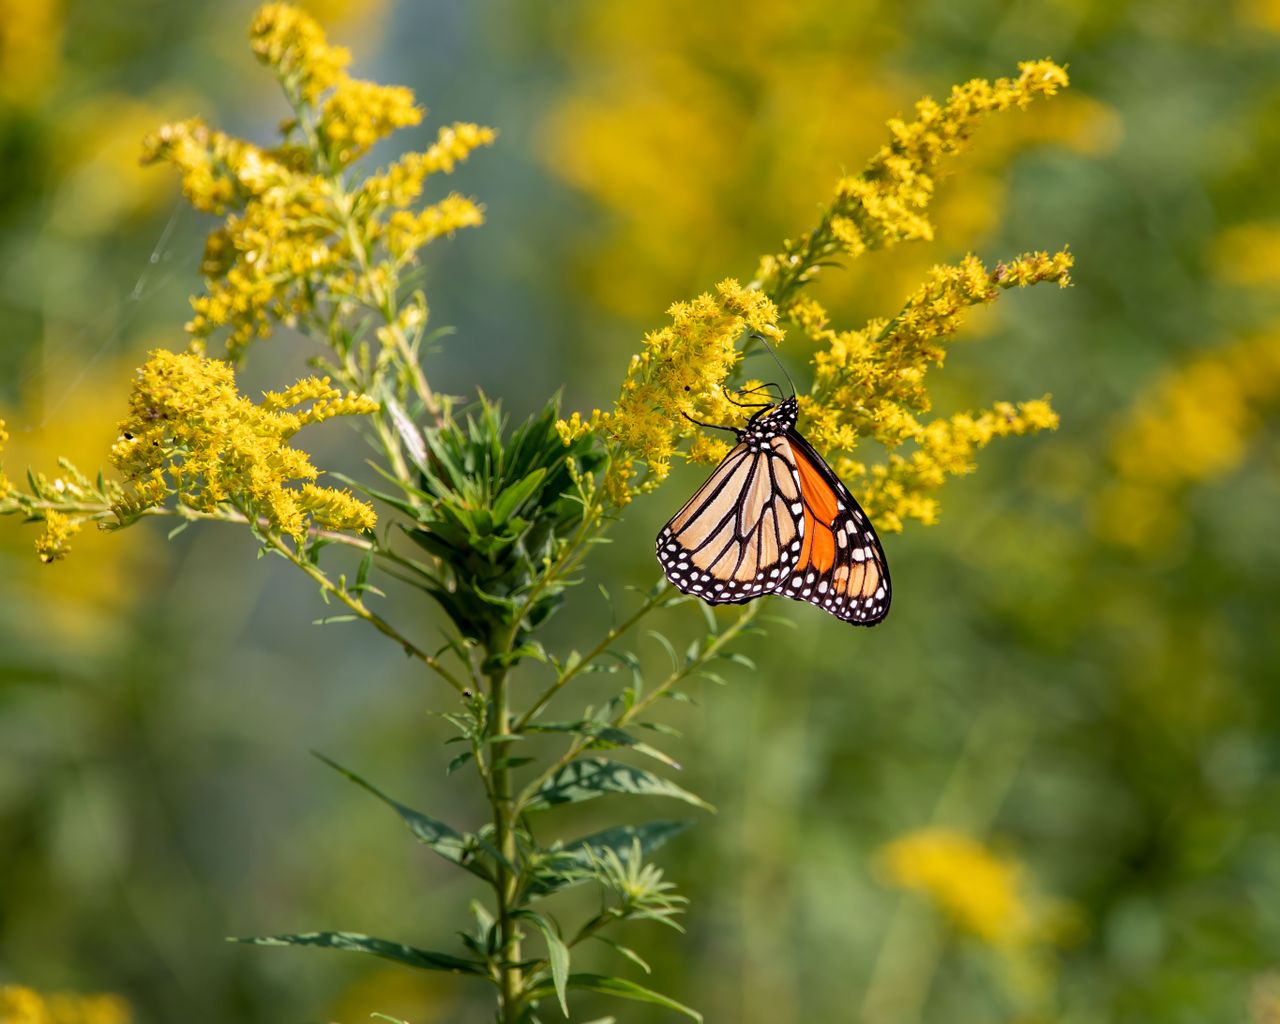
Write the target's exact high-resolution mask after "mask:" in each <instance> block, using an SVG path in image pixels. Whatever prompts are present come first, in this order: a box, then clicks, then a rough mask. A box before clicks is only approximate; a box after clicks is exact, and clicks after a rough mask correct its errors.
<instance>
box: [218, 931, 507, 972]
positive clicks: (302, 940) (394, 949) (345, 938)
mask: <svg viewBox="0 0 1280 1024" xmlns="http://www.w3.org/2000/svg"><path fill="white" fill-rule="evenodd" d="M227 941H228V942H242V943H245V944H246V945H250V946H320V947H322V948H324V949H340V950H344V951H347V952H353V953H369V954H371V955H372V956H380V957H382V958H383V959H384V960H394V961H395V962H396V963H400V964H405V965H407V966H409V967H417V968H420V969H422V970H426V971H450V972H452V973H454V974H477V975H482V976H483V975H485V968H484V965H483V964H481V963H478V962H477V961H475V960H464V959H463V958H462V957H458V956H453V955H452V954H450V953H437V952H435V951H434V950H429V949H417V948H415V947H414V946H406V945H405V944H404V943H402V942H392V941H390V940H388V939H375V938H373V937H372V936H369V935H361V934H359V933H358V932H303V933H301V934H298V935H264V936H260V937H255V938H231V939H228V940H227Z"/></svg>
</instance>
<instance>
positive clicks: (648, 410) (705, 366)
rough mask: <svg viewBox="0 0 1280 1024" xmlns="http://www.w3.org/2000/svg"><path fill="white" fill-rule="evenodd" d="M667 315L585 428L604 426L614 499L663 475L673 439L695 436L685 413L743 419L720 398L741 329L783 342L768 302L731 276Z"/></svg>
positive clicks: (576, 426) (579, 428) (702, 452)
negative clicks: (612, 401)
mask: <svg viewBox="0 0 1280 1024" xmlns="http://www.w3.org/2000/svg"><path fill="white" fill-rule="evenodd" d="M667 312H668V313H669V315H670V316H671V324H670V325H669V326H667V327H663V328H661V329H659V330H657V331H653V332H651V333H650V334H648V335H647V336H646V337H645V346H644V349H643V350H642V351H641V352H640V353H639V354H638V355H636V356H634V357H633V358H632V360H631V365H630V366H629V367H628V369H627V375H626V379H625V380H624V381H623V384H622V394H621V395H620V396H619V398H618V401H617V404H616V405H615V406H614V409H613V411H612V412H608V413H597V414H596V415H593V416H592V418H591V421H590V424H589V425H588V427H587V429H593V430H594V429H597V428H599V429H603V430H604V431H606V433H607V435H608V437H609V443H610V447H611V448H612V450H613V452H614V457H613V460H612V463H611V466H610V471H609V475H608V478H607V480H606V487H607V489H608V492H609V494H610V495H611V497H612V498H613V499H614V500H615V503H616V504H625V503H626V502H627V501H629V500H630V498H631V496H632V495H634V494H638V493H640V492H642V491H647V490H651V489H652V488H654V487H656V486H657V485H658V484H659V483H661V482H662V481H663V480H664V479H665V478H666V476H667V474H668V473H669V472H670V468H671V458H672V456H673V455H674V454H675V452H676V445H677V443H678V442H679V441H680V440H681V439H682V438H686V437H690V436H692V435H694V434H695V433H696V429H697V428H696V427H695V426H694V425H693V424H692V423H690V422H689V420H688V419H687V418H686V417H687V416H692V417H694V418H696V419H702V420H706V421H708V422H713V423H735V422H740V421H741V420H742V419H743V416H742V412H743V410H741V409H739V408H738V407H737V406H735V405H733V404H732V403H731V402H730V401H729V400H728V399H727V398H726V397H725V393H724V381H725V380H726V378H728V376H729V374H730V373H731V372H732V371H733V369H734V367H735V366H736V365H737V363H738V360H739V359H740V358H741V353H740V352H739V351H738V348H737V343H738V341H739V340H740V339H741V338H742V337H743V335H744V334H751V333H755V334H760V335H763V336H764V337H766V338H768V339H769V340H770V341H771V342H777V341H780V340H781V339H782V332H781V331H780V330H779V328H778V325H777V319H778V313H777V310H776V309H775V308H774V305H773V303H772V302H770V301H769V299H768V298H767V297H766V296H765V295H764V293H762V292H760V291H758V290H756V289H753V288H744V287H743V286H742V285H740V284H739V283H738V282H737V281H735V280H733V279H731V278H730V279H728V280H725V281H722V282H720V284H718V285H716V288H715V292H714V293H709V292H708V293H705V294H703V295H699V296H698V297H697V298H696V299H694V300H693V301H692V302H677V303H676V304H675V305H674V306H672V307H671V308H670V309H669V310H668V311H667ZM583 431H584V425H583V423H582V420H581V418H575V419H572V420H570V421H568V422H565V423H562V424H561V426H560V432H561V436H562V437H567V438H571V437H572V436H574V435H575V434H577V435H578V436H581V433H582V432H583ZM566 443H567V442H566ZM717 450H718V449H716V448H714V446H712V445H708V444H705V443H704V444H702V445H699V446H696V447H695V448H694V449H693V450H691V451H690V453H689V457H691V458H692V457H696V458H700V459H709V458H713V457H714V455H715V452H716V451H717ZM641 470H643V472H641ZM638 473H639V474H640V475H639V476H637V474H638Z"/></svg>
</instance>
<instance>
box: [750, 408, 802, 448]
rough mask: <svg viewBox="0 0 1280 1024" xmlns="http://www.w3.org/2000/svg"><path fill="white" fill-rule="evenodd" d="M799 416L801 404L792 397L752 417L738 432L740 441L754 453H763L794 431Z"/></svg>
mask: <svg viewBox="0 0 1280 1024" xmlns="http://www.w3.org/2000/svg"><path fill="white" fill-rule="evenodd" d="M799 414H800V406H799V403H797V402H796V400H795V396H792V397H791V398H788V399H787V400H786V401H784V402H781V403H780V404H778V405H775V406H772V407H771V408H768V409H764V410H762V411H760V412H758V413H756V414H755V415H754V416H752V417H751V419H750V420H748V421H747V425H746V426H745V427H743V428H742V429H741V430H740V431H738V439H739V440H740V441H742V442H743V443H744V444H746V445H747V447H748V448H750V449H751V450H752V451H753V452H759V451H762V450H763V449H765V448H766V447H768V445H769V442H770V441H772V440H773V439H774V438H775V437H779V436H781V435H782V434H785V433H786V432H787V431H788V430H790V429H792V428H793V427H794V426H795V425H796V419H797V417H798V416H799Z"/></svg>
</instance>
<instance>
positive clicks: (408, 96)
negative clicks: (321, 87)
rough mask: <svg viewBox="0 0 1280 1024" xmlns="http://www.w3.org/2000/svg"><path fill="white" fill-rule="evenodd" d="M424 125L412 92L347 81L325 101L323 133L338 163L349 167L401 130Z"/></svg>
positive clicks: (348, 79)
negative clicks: (377, 144)
mask: <svg viewBox="0 0 1280 1024" xmlns="http://www.w3.org/2000/svg"><path fill="white" fill-rule="evenodd" d="M421 123H422V110H421V108H419V107H418V106H416V105H415V103H414V100H413V92H412V90H410V89H406V88H405V87H404V86H401V85H378V84H377V83H376V82H363V81H360V80H359V79H356V78H347V79H343V80H342V81H341V82H340V83H339V84H338V86H337V88H335V89H334V90H333V93H332V95H330V96H329V98H328V99H327V100H325V102H324V107H323V108H322V109H321V113H320V123H319V130H320V132H321V134H323V135H324V137H325V139H326V141H327V143H328V147H327V148H328V151H329V155H330V156H331V157H332V158H333V160H334V163H335V164H336V165H337V166H339V167H345V166H346V165H347V164H349V163H351V161H353V160H355V159H357V158H359V157H361V156H363V155H364V154H365V153H367V152H368V151H369V149H370V148H371V147H372V146H373V144H374V143H376V142H378V141H379V140H380V139H385V138H386V137H387V136H388V135H390V134H391V133H392V132H394V131H396V130H397V129H399V128H407V127H409V126H411V125H416V124H421Z"/></svg>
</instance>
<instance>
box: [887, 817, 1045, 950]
mask: <svg viewBox="0 0 1280 1024" xmlns="http://www.w3.org/2000/svg"><path fill="white" fill-rule="evenodd" d="M880 862H881V867H882V869H883V871H884V875H885V878H886V880H887V881H888V882H889V883H890V884H891V885H894V886H897V887H898V888H902V889H910V890H913V891H915V892H918V893H920V894H921V895H923V896H924V897H925V898H926V899H928V900H929V901H930V902H931V903H932V904H933V905H934V906H935V907H936V908H937V909H938V910H939V912H941V913H942V914H944V915H945V916H946V917H947V918H948V919H949V920H950V921H951V922H952V923H953V924H954V925H955V926H956V927H957V928H958V929H960V930H961V931H963V932H966V933H968V934H970V935H972V936H974V937H975V938H977V939H980V940H981V941H983V942H986V943H988V944H990V945H992V946H1011V945H1018V944H1020V943H1024V942H1027V941H1028V940H1030V939H1031V938H1032V937H1033V928H1032V926H1033V922H1034V918H1033V914H1032V912H1031V909H1030V907H1029V906H1028V903H1027V899H1026V896H1025V893H1024V882H1023V871H1022V867H1021V865H1019V864H1018V863H1016V862H1015V861H1012V860H1008V859H1005V858H1003V857H999V856H997V855H996V854H994V853H992V852H991V851H990V850H988V849H987V848H986V847H985V846H983V845H982V844H981V843H979V842H978V841H977V840H976V839H973V838H972V837H970V836H967V835H964V834H963V833H960V832H954V831H951V830H948V829H941V828H928V829H921V830H919V831H916V832H911V833H908V834H907V835H905V836H902V837H901V838H899V839H896V840H894V841H893V842H891V843H889V844H888V845H887V846H885V847H884V848H883V849H882V850H881V851H880Z"/></svg>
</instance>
